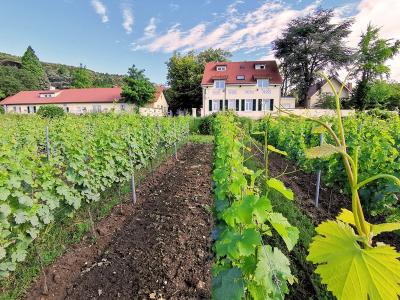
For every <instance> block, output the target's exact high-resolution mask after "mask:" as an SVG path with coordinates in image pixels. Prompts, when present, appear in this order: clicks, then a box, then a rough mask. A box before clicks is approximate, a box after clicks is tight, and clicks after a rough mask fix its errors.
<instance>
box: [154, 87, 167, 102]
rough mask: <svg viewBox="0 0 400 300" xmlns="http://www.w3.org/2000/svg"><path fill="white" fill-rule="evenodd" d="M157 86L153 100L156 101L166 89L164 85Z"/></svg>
mask: <svg viewBox="0 0 400 300" xmlns="http://www.w3.org/2000/svg"><path fill="white" fill-rule="evenodd" d="M155 88H156V93H155V95H154V99H153V101H152V102H156V101H157V100H158V98H160V96H161V94H162V93H163V92H164V90H165V87H163V86H162V85H157V86H156V87H155Z"/></svg>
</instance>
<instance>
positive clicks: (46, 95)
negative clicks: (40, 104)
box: [39, 92, 59, 98]
mask: <svg viewBox="0 0 400 300" xmlns="http://www.w3.org/2000/svg"><path fill="white" fill-rule="evenodd" d="M58 94H59V92H58V93H56V92H43V93H39V97H40V98H54V97H56V96H57V95H58Z"/></svg>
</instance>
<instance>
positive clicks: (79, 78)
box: [71, 64, 93, 89]
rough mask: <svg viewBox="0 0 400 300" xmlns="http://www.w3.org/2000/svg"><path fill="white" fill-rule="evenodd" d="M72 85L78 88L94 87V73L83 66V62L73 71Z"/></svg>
mask: <svg viewBox="0 0 400 300" xmlns="http://www.w3.org/2000/svg"><path fill="white" fill-rule="evenodd" d="M71 87H72V88H76V89H85V88H91V87H93V77H92V74H91V73H90V72H89V71H88V70H87V69H86V67H84V66H82V64H81V65H80V67H79V68H78V69H76V70H75V71H74V72H73V73H72V84H71Z"/></svg>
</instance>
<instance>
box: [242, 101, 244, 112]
mask: <svg viewBox="0 0 400 300" xmlns="http://www.w3.org/2000/svg"><path fill="white" fill-rule="evenodd" d="M242 111H244V99H242Z"/></svg>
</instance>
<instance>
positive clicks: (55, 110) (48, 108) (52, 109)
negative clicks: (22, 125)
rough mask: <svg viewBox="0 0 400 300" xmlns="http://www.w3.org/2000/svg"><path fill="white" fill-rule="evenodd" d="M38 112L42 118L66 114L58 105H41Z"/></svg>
mask: <svg viewBox="0 0 400 300" xmlns="http://www.w3.org/2000/svg"><path fill="white" fill-rule="evenodd" d="M37 114H38V115H39V116H41V117H42V118H58V117H62V116H64V115H65V112H64V110H63V109H62V108H61V107H58V106H56V105H44V106H41V107H39V109H38V111H37Z"/></svg>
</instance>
